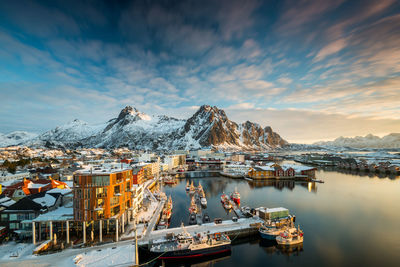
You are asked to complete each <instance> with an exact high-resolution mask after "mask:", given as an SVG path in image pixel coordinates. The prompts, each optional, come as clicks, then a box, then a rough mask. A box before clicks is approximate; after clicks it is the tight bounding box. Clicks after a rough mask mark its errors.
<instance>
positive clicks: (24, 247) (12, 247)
mask: <svg viewBox="0 0 400 267" xmlns="http://www.w3.org/2000/svg"><path fill="white" fill-rule="evenodd" d="M34 247H35V245H33V244H29V243H15V242H13V241H12V242H8V243H5V244H3V245H0V260H10V259H17V258H21V257H25V256H26V255H31V254H32V250H33V249H34ZM0 266H1V262H0Z"/></svg>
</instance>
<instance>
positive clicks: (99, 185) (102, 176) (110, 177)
mask: <svg viewBox="0 0 400 267" xmlns="http://www.w3.org/2000/svg"><path fill="white" fill-rule="evenodd" d="M132 178H133V177H132V169H130V168H126V169H120V168H115V167H112V168H109V169H107V168H103V167H95V168H90V169H84V170H80V171H77V172H76V173H75V174H74V219H75V220H76V221H92V220H99V219H109V218H112V217H114V216H117V217H119V216H120V215H121V214H122V213H124V212H125V211H126V210H127V209H128V208H129V207H130V206H131V192H130V188H131V186H132V184H133V181H132V180H133V179H132Z"/></svg>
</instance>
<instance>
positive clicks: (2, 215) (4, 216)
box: [1, 214, 8, 222]
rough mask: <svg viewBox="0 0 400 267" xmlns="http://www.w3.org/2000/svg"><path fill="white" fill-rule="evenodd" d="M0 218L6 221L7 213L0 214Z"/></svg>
mask: <svg viewBox="0 0 400 267" xmlns="http://www.w3.org/2000/svg"><path fill="white" fill-rule="evenodd" d="M1 220H2V221H3V222H4V221H8V214H1Z"/></svg>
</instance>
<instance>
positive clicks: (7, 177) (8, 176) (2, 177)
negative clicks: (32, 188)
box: [0, 171, 31, 183]
mask: <svg viewBox="0 0 400 267" xmlns="http://www.w3.org/2000/svg"><path fill="white" fill-rule="evenodd" d="M30 177H31V174H30V172H27V171H25V172H24V171H23V172H16V173H8V172H2V173H1V174H0V183H1V182H7V181H12V180H19V179H24V178H30Z"/></svg>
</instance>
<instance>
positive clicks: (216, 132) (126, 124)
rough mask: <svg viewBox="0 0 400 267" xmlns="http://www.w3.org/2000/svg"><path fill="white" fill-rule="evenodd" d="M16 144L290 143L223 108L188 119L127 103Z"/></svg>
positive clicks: (237, 146) (163, 146)
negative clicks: (108, 114)
mask: <svg viewBox="0 0 400 267" xmlns="http://www.w3.org/2000/svg"><path fill="white" fill-rule="evenodd" d="M18 144H19V145H27V146H33V147H38V146H45V147H64V148H78V147H101V148H117V147H129V148H131V149H144V150H176V149H186V150H187V149H200V148H217V149H221V150H268V149H271V148H275V147H283V146H285V145H287V144H288V143H287V142H286V141H285V140H284V139H282V138H281V137H280V136H279V134H277V133H275V132H274V131H273V130H272V129H271V127H269V126H267V127H265V128H262V127H261V126H260V125H259V124H257V123H252V122H250V121H246V122H245V123H242V124H237V123H236V122H233V121H231V120H229V118H228V117H227V115H226V113H225V111H223V110H221V109H218V108H217V107H215V106H214V107H212V106H208V105H203V106H201V107H200V108H199V109H198V110H197V112H196V113H194V114H193V115H192V116H191V117H190V118H189V119H187V120H182V119H176V118H172V117H168V116H164V115H161V116H150V115H147V114H145V113H143V112H140V111H139V110H137V109H136V108H133V107H130V106H127V107H125V108H124V109H123V110H122V111H121V112H120V113H119V115H118V117H117V118H114V119H111V120H109V121H108V122H106V123H103V124H98V125H90V124H88V123H86V122H83V121H80V120H74V121H72V122H70V123H67V124H65V125H63V126H59V127H56V128H54V129H52V130H50V131H47V132H45V133H43V134H41V135H39V136H37V137H34V138H31V139H29V140H23V142H20V143H18ZM1 145H2V144H1V143H0V146H1Z"/></svg>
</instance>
